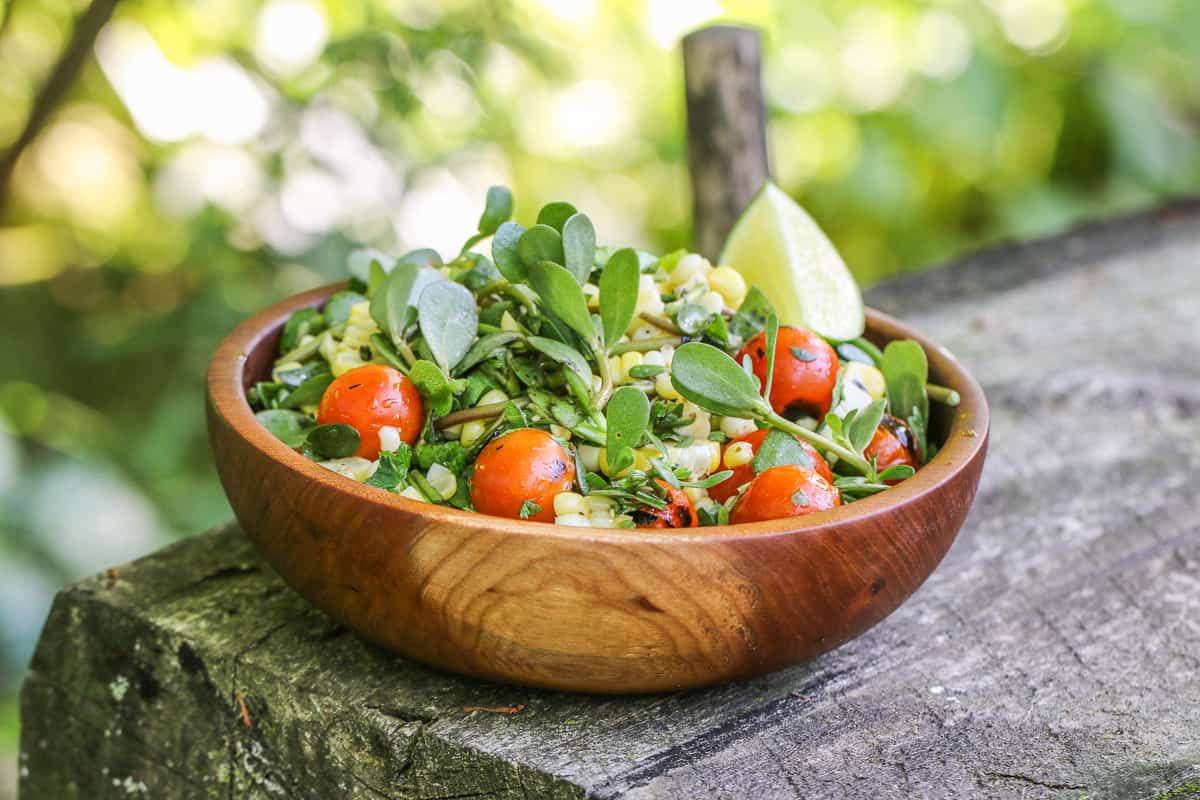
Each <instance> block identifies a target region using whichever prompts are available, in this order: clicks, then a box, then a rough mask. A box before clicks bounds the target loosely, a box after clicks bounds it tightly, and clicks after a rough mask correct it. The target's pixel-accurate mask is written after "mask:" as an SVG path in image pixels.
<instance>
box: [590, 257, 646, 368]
mask: <svg viewBox="0 0 1200 800" xmlns="http://www.w3.org/2000/svg"><path fill="white" fill-rule="evenodd" d="M640 279H641V268H640V266H639V264H638V257H637V253H636V252H634V250H633V248H630V247H626V248H623V249H621V250H618V251H617V252H615V253H613V254H612V257H611V258H609V259H608V263H607V264H605V265H604V269H603V271H601V273H600V323H601V325H602V326H603V328H604V342H605V344H606V346H607V347H608V348H609V349H610V350H611V349H612V346H613V345H615V344H616V343H617V340H619V339H620V338H621V336H623V335H624V334H625V331H626V329H628V328H629V323H631V322H632V321H633V316H634V314H635V313H636V312H637V295H638V281H639V280H640Z"/></svg>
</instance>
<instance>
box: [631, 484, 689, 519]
mask: <svg viewBox="0 0 1200 800" xmlns="http://www.w3.org/2000/svg"><path fill="white" fill-rule="evenodd" d="M654 480H655V481H656V482H657V483H658V485H659V486H661V487H663V488H664V489H666V490H667V507H666V508H651V507H650V506H642V507H641V508H639V509H637V510H636V511H634V512H633V513H632V514H631V516H632V517H633V521H634V522H635V523H637V526H638V527H639V528H694V527H696V526H697V525H699V524H700V519H699V518H698V517H697V516H696V509H695V508H693V507H692V499H691V498H690V497H688V496H687V492H685V491H683V489H676V488H674V487H673V486H671V485H670V484H668V483H667V482H666V481H664V480H662V479H661V478H655V479H654Z"/></svg>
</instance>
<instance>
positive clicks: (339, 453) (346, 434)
mask: <svg viewBox="0 0 1200 800" xmlns="http://www.w3.org/2000/svg"><path fill="white" fill-rule="evenodd" d="M308 443H309V445H311V446H312V449H313V452H314V453H316V455H317V456H318V457H320V458H349V457H350V456H352V455H354V454H355V453H357V452H358V445H359V435H358V431H357V430H356V429H354V428H353V427H351V426H349V425H343V424H341V423H334V424H332V425H318V426H317V427H315V428H313V429H312V430H311V431H309V433H308Z"/></svg>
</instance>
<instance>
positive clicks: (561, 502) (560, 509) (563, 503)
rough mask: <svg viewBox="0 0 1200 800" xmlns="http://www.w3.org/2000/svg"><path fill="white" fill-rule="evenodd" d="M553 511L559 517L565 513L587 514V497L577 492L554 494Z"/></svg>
mask: <svg viewBox="0 0 1200 800" xmlns="http://www.w3.org/2000/svg"><path fill="white" fill-rule="evenodd" d="M554 513H555V515H557V516H560V517H561V516H563V515H565V514H587V513H588V504H587V498H585V497H584V496H583V495H581V494H579V493H578V492H559V493H558V494H556V495H554Z"/></svg>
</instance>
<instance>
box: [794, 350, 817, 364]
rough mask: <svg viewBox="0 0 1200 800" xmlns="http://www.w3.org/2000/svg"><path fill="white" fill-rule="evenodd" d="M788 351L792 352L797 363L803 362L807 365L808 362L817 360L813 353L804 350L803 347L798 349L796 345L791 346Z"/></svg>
mask: <svg viewBox="0 0 1200 800" xmlns="http://www.w3.org/2000/svg"><path fill="white" fill-rule="evenodd" d="M789 349H790V350H791V351H792V355H793V356H794V357H795V358H796V360H797V361H803V362H805V363H806V364H807V363H808V362H809V361H816V360H817V354H816V353H813V352H811V351H809V350H805V349H804V348H803V347H800V346H798V345H792V346H791V348H789Z"/></svg>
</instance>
